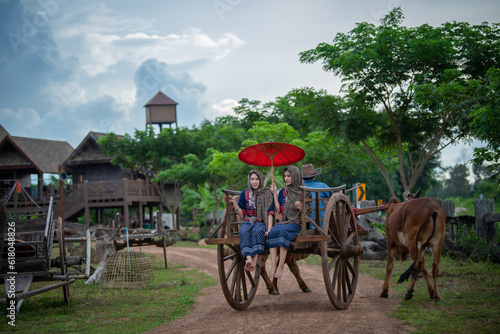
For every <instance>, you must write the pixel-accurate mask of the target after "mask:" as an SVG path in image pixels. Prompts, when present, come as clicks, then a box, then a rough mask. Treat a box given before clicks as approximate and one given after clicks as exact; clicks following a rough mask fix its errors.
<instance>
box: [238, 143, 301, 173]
mask: <svg viewBox="0 0 500 334" xmlns="http://www.w3.org/2000/svg"><path fill="white" fill-rule="evenodd" d="M305 155H306V153H305V152H304V150H303V149H301V148H300V147H298V146H295V145H290V144H285V143H273V142H270V143H262V144H257V145H252V146H249V147H247V148H245V149H243V150H242V151H241V152H240V153H239V154H238V158H239V159H240V160H241V161H243V162H244V163H246V164H248V165H252V166H260V167H271V175H273V174H272V170H273V168H274V166H284V165H289V164H293V163H296V162H297V161H300V160H302V158H304V156H305ZM273 182H274V177H273Z"/></svg>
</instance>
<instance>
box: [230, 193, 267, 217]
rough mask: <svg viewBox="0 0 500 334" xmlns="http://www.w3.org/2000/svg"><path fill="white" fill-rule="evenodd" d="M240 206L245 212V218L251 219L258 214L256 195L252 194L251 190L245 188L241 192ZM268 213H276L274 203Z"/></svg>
mask: <svg viewBox="0 0 500 334" xmlns="http://www.w3.org/2000/svg"><path fill="white" fill-rule="evenodd" d="M238 206H239V207H240V209H241V210H242V212H243V216H244V217H245V220H250V217H256V216H257V207H256V206H255V197H254V196H250V191H249V190H248V189H245V190H243V191H242V192H241V194H240V199H239V200H238ZM267 214H268V215H274V203H271V206H270V207H269V209H268V210H267Z"/></svg>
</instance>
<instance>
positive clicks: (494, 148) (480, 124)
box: [471, 26, 500, 183]
mask: <svg viewBox="0 0 500 334" xmlns="http://www.w3.org/2000/svg"><path fill="white" fill-rule="evenodd" d="M495 27H496V28H497V29H498V26H495ZM498 44H499V43H498V40H497V44H496V49H497V52H498ZM497 55H498V53H497ZM485 81H486V85H484V86H481V85H478V86H477V92H476V94H477V95H478V96H479V97H480V98H482V99H483V100H484V104H482V105H481V106H480V107H478V108H477V109H475V110H473V111H472V112H471V117H472V121H471V127H472V133H473V134H474V135H475V136H476V137H477V138H478V139H481V140H483V141H485V142H486V143H487V146H486V147H480V148H475V149H474V159H473V162H474V163H475V164H479V165H481V164H483V163H486V165H487V166H488V169H489V171H490V172H491V179H492V180H493V181H496V182H497V183H498V182H500V136H499V133H500V122H498V115H499V110H498V108H499V106H500V68H499V67H498V66H497V68H491V69H489V70H488V72H487V74H486V78H485Z"/></svg>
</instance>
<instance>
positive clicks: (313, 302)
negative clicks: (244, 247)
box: [142, 246, 411, 334]
mask: <svg viewBox="0 0 500 334" xmlns="http://www.w3.org/2000/svg"><path fill="white" fill-rule="evenodd" d="M142 251H143V252H144V253H150V254H155V255H156V256H157V257H158V258H160V259H163V249H162V248H160V247H156V246H147V247H142ZM167 259H168V261H169V263H171V262H173V263H176V264H181V265H185V266H187V267H189V268H193V269H197V270H199V271H203V272H205V273H207V274H209V275H212V276H213V277H214V278H215V279H216V280H218V271H217V270H218V269H217V261H216V251H215V250H212V249H201V248H181V247H168V248H167ZM299 266H300V270H301V272H302V277H303V278H304V280H305V281H306V282H307V284H308V286H309V287H310V288H311V289H312V290H313V291H312V292H311V293H303V292H302V291H301V290H300V289H299V287H298V285H297V282H296V281H295V278H294V276H293V274H292V273H291V272H290V271H289V270H288V268H287V267H286V266H285V272H284V274H283V277H282V278H281V279H280V281H279V287H280V291H281V295H278V296H272V295H269V294H268V293H267V289H266V287H265V284H264V281H263V280H262V279H261V280H260V282H259V283H260V284H259V290H258V292H257V295H256V296H255V298H254V300H253V301H252V304H251V305H250V306H249V308H248V309H246V310H244V311H235V310H233V309H232V308H231V307H230V306H229V305H228V304H227V302H226V300H225V298H224V295H223V294H222V290H221V287H220V286H219V284H217V285H215V286H213V287H210V288H207V289H205V290H203V293H202V295H201V296H199V297H198V298H197V299H196V302H195V305H194V308H193V310H192V311H191V312H189V313H188V314H187V315H186V316H185V317H184V318H182V319H178V320H176V321H173V322H170V323H168V324H167V325H164V326H161V327H158V328H155V329H154V330H152V331H150V332H148V333H190V334H191V333H193V334H194V333H200V334H201V333H203V334H206V333H221V334H224V333H231V334H232V333H252V334H256V333H314V334H315V333H391V334H393V333H407V332H408V331H409V330H411V328H407V327H405V326H404V325H403V323H402V321H400V320H397V319H394V318H389V317H388V315H389V313H390V312H391V311H392V310H393V309H395V308H396V307H397V305H398V303H399V302H400V301H401V299H400V298H397V297H396V296H394V295H393V294H390V295H389V298H388V299H384V298H380V297H379V294H380V290H381V287H382V281H380V280H378V279H375V278H373V277H371V276H367V275H361V276H360V278H359V281H358V287H357V290H356V296H355V298H354V300H353V302H352V304H351V307H350V309H349V310H345V311H338V310H337V309H336V308H335V307H334V306H333V305H332V304H331V302H330V300H329V299H328V295H327V293H326V290H325V286H324V282H323V276H322V275H323V274H322V271H321V267H320V266H313V265H307V264H303V263H301V264H299Z"/></svg>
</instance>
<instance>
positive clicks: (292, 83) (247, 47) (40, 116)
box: [0, 0, 500, 166]
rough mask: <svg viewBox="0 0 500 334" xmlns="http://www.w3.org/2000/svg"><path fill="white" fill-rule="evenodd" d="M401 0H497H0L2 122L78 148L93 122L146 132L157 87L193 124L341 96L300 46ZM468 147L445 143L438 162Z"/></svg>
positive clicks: (491, 1) (466, 12)
mask: <svg viewBox="0 0 500 334" xmlns="http://www.w3.org/2000/svg"><path fill="white" fill-rule="evenodd" d="M398 6H399V7H401V8H402V10H403V13H404V16H405V20H404V21H403V24H404V25H406V26H409V27H411V26H419V25H422V24H430V25H433V26H439V25H441V24H442V23H444V22H447V21H449V22H451V21H465V22H469V23H471V24H480V23H482V22H484V21H486V22H489V23H493V22H499V21H500V20H499V19H500V1H498V0H476V1H470V0H433V1H427V0H420V1H417V0H309V1H305V0H303V1H298V0H183V1H181V0H163V1H160V0H141V1H139V0H106V1H98V0H24V1H23V0H0V124H1V125H2V126H3V127H4V128H5V129H6V130H7V131H8V132H9V133H10V134H11V135H13V136H22V137H32V138H41V139H52V140H63V141H67V142H68V143H70V145H71V146H73V147H74V148H76V147H77V146H78V145H79V144H80V142H81V141H82V140H83V139H84V137H85V136H86V135H87V134H88V132H89V131H96V132H105V133H108V132H114V133H117V134H125V133H129V134H133V132H134V130H135V129H139V130H144V129H145V122H146V121H145V109H144V107H143V106H144V104H146V103H147V102H148V101H149V100H150V99H151V98H152V97H153V96H154V95H155V94H156V93H157V92H158V91H159V90H161V91H162V92H163V93H165V94H166V95H167V96H168V97H170V98H171V99H173V100H174V101H176V102H178V103H179V104H178V106H177V118H178V125H179V126H184V127H189V128H191V127H192V126H198V125H200V122H202V121H203V120H204V119H207V120H211V121H213V120H215V118H216V117H219V116H224V115H230V114H233V111H232V108H233V107H234V106H235V105H236V104H237V102H238V101H239V100H241V99H242V98H248V99H250V100H258V101H261V102H263V103H265V102H271V101H274V100H275V98H276V97H279V96H283V95H285V94H286V93H288V92H289V91H290V90H292V89H295V88H302V87H313V88H315V89H316V90H319V89H324V90H326V91H327V92H328V93H330V94H339V93H340V86H341V82H340V79H339V78H337V77H335V76H334V75H333V74H331V73H326V72H324V71H323V70H322V69H321V65H320V64H302V63H300V61H299V53H300V52H302V51H306V50H309V49H313V48H315V47H316V46H317V45H318V44H319V43H322V42H327V43H329V42H331V41H332V40H333V38H334V37H335V35H336V34H337V33H346V32H348V31H350V30H352V29H353V28H355V25H356V23H359V22H371V23H374V24H378V23H379V20H380V19H381V18H382V17H383V16H384V15H386V14H387V13H388V12H389V11H390V10H391V9H392V8H394V7H398ZM473 145H480V144H479V143H477V142H474V143H473ZM471 155H472V148H471V147H470V146H468V145H464V144H460V145H455V146H451V147H450V148H448V149H446V150H445V151H444V152H443V155H442V163H443V165H444V166H449V165H453V164H455V163H457V162H458V163H462V162H464V161H466V160H468V159H469V158H470V157H471Z"/></svg>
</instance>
